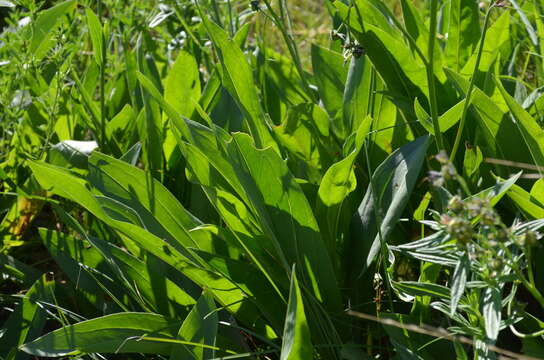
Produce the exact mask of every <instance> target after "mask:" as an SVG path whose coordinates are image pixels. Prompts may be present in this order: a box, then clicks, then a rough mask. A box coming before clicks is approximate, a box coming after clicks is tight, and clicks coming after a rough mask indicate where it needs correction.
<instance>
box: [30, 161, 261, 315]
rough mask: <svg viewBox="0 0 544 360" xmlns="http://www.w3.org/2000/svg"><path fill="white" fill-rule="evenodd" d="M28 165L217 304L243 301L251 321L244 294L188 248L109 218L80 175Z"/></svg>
mask: <svg viewBox="0 0 544 360" xmlns="http://www.w3.org/2000/svg"><path fill="white" fill-rule="evenodd" d="M30 167H31V169H32V171H33V174H34V176H35V177H36V179H37V180H38V182H39V183H40V184H41V185H42V187H43V188H45V189H47V190H48V191H51V192H53V193H54V194H56V195H59V196H62V197H65V198H67V199H69V200H72V201H74V202H76V203H79V204H80V205H81V206H83V207H84V208H86V209H87V210H88V211H90V212H91V213H92V214H93V215H95V216H96V217H98V218H99V219H100V220H101V221H103V222H105V223H106V224H107V225H108V226H111V227H112V228H114V229H115V230H117V231H118V232H120V233H121V234H123V235H124V236H127V237H128V238H129V239H131V240H132V241H134V243H136V244H138V246H139V247H141V248H142V249H143V250H145V251H148V252H149V253H151V254H153V255H155V256H156V257H157V258H159V259H160V260H161V261H163V262H164V263H166V264H168V265H170V266H171V267H173V268H174V269H178V270H179V271H181V272H182V273H183V274H184V275H185V276H187V277H188V278H189V279H191V280H192V281H194V282H195V283H196V284H198V285H199V286H201V287H209V288H210V290H211V291H212V292H213V294H214V296H215V297H216V299H217V301H218V302H219V303H220V304H222V305H228V304H234V305H232V306H229V307H228V310H229V311H232V312H233V313H237V312H238V311H239V310H240V309H241V307H242V305H243V307H244V310H245V311H242V312H240V313H239V314H238V315H237V316H238V317H239V318H240V319H242V320H243V321H247V322H248V323H251V321H252V320H251V319H254V318H255V313H256V312H257V309H256V308H254V307H253V306H252V305H251V304H249V303H247V299H246V298H245V296H244V294H243V293H242V292H241V291H240V290H238V289H237V288H236V286H235V285H233V284H232V283H231V282H230V281H229V280H228V279H224V278H222V277H220V276H218V275H217V274H214V273H212V272H210V271H209V270H206V269H203V268H202V266H197V265H196V264H195V263H194V261H195V259H194V256H193V254H192V252H191V251H190V250H188V249H184V248H179V247H175V246H173V245H172V244H171V243H169V242H168V241H167V240H168V239H164V238H160V237H157V236H155V235H153V234H151V233H149V232H147V231H146V230H145V229H143V228H141V227H139V226H137V225H134V224H131V223H127V222H125V221H119V220H116V219H113V218H111V217H110V216H108V214H107V213H106V212H105V211H104V209H103V208H102V207H101V205H100V203H99V201H98V200H97V199H96V198H95V196H94V195H93V194H92V193H91V191H89V189H88V188H87V184H86V182H85V181H84V180H83V179H81V178H80V177H77V176H74V175H73V174H71V173H70V172H68V171H66V170H63V169H62V168H59V167H56V166H52V165H48V164H45V163H41V162H31V163H30Z"/></svg>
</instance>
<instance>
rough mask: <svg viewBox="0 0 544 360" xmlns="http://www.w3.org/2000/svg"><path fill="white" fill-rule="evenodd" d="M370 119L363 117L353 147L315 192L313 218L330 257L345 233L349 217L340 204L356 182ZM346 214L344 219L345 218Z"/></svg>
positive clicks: (331, 168) (370, 122)
mask: <svg viewBox="0 0 544 360" xmlns="http://www.w3.org/2000/svg"><path fill="white" fill-rule="evenodd" d="M371 124H372V118H370V117H369V116H368V117H366V118H365V119H364V120H363V121H362V122H361V125H360V126H359V129H358V130H357V133H356V134H355V148H354V149H353V151H352V152H351V153H350V154H349V155H348V156H346V157H345V158H344V159H342V160H340V161H339V162H337V163H335V164H333V165H332V166H331V167H330V168H329V169H328V170H327V172H326V173H325V176H323V180H322V181H321V184H320V185H319V190H318V192H317V195H318V196H317V203H316V210H315V213H316V217H317V219H318V221H319V224H320V228H321V232H322V234H323V238H324V239H325V242H326V244H327V245H328V247H329V252H330V254H331V257H333V258H335V254H336V249H335V245H336V241H337V239H338V237H339V235H340V234H341V233H342V232H343V231H345V230H347V229H342V225H341V224H346V225H348V224H347V221H349V216H350V215H351V214H346V213H345V210H351V209H349V208H348V209H345V208H344V201H345V200H346V198H347V197H348V195H349V194H350V193H351V192H353V191H354V190H355V188H356V187H357V179H356V177H355V172H354V171H353V166H354V164H355V160H356V159H357V156H358V155H359V152H360V151H361V149H362V147H363V143H364V141H365V139H366V136H367V135H368V132H369V130H370V126H371ZM346 215H347V216H346Z"/></svg>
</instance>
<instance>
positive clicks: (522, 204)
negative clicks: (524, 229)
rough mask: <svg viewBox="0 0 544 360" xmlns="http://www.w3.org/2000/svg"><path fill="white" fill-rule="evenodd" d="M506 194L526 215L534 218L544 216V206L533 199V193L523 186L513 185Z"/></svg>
mask: <svg viewBox="0 0 544 360" xmlns="http://www.w3.org/2000/svg"><path fill="white" fill-rule="evenodd" d="M506 194H507V195H508V197H509V198H510V199H512V201H514V203H515V204H516V206H517V207H519V209H520V210H521V211H522V212H523V213H524V214H525V215H526V216H529V217H531V218H533V219H542V218H544V207H543V206H542V205H540V204H539V203H538V202H535V201H534V200H533V199H531V195H530V194H529V193H528V192H527V191H525V190H523V188H522V187H520V186H517V185H512V187H511V188H510V189H509V190H508V192H507V193H506Z"/></svg>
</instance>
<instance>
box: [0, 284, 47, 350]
mask: <svg viewBox="0 0 544 360" xmlns="http://www.w3.org/2000/svg"><path fill="white" fill-rule="evenodd" d="M54 288H55V283H54V282H53V281H48V280H47V279H46V276H45V275H43V276H42V277H41V278H39V279H38V280H36V282H35V283H34V285H32V287H31V288H30V289H29V290H28V291H27V292H26V294H25V295H24V297H23V298H22V300H21V302H20V303H19V305H18V306H17V307H16V308H15V309H14V310H13V312H12V313H11V314H10V316H9V317H8V318H7V320H6V321H5V322H4V323H3V324H2V336H1V337H0V356H2V357H7V356H8V354H9V353H10V352H11V351H13V350H14V349H17V347H18V346H19V345H22V344H23V343H25V342H26V341H29V340H33V339H35V338H36V337H37V336H38V335H39V334H40V333H41V331H42V329H43V327H44V325H45V322H46V320H47V313H46V311H45V309H44V306H43V305H42V304H39V302H40V301H43V302H49V303H50V302H52V298H53V296H54V295H53V292H54ZM24 358H26V356H24V354H21V353H18V354H17V355H15V357H14V358H13V359H17V360H19V359H24Z"/></svg>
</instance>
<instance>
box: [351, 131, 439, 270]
mask: <svg viewBox="0 0 544 360" xmlns="http://www.w3.org/2000/svg"><path fill="white" fill-rule="evenodd" d="M428 146H429V137H428V136H423V137H420V138H418V139H416V140H414V141H412V142H410V143H408V144H406V145H404V146H402V147H401V148H400V149H397V150H396V151H395V152H394V153H392V154H391V155H390V156H389V157H388V158H387V159H386V160H385V161H384V162H383V163H382V164H381V165H380V166H379V167H378V168H377V169H376V171H374V174H373V175H372V180H371V185H370V186H369V187H368V190H367V192H366V194H365V197H364V199H363V201H362V202H361V204H360V206H359V209H358V211H357V213H356V214H355V216H354V217H353V220H352V247H351V248H350V249H349V252H350V253H351V254H352V256H353V258H352V259H353V264H355V268H356V269H357V270H356V271H357V274H356V275H355V276H357V275H359V274H360V273H361V272H364V271H366V269H367V268H368V267H369V266H370V265H371V264H372V262H373V261H374V259H375V257H376V255H377V254H378V253H379V251H380V246H381V244H382V242H384V243H385V242H387V239H388V237H389V235H390V234H391V232H392V231H393V229H394V227H395V226H396V225H397V222H398V220H399V218H400V216H401V215H402V212H403V211H404V207H405V206H406V204H407V203H408V199H409V197H410V194H411V192H412V189H413V188H414V185H415V183H416V181H417V179H418V177H419V172H420V170H421V166H422V165H423V160H424V159H425V155H426V153H427V147H428ZM378 226H379V229H378ZM384 256H385V254H384Z"/></svg>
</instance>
